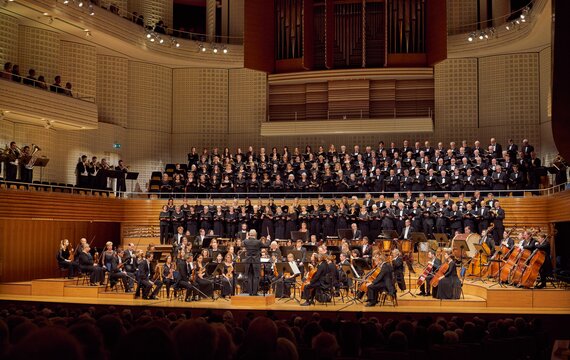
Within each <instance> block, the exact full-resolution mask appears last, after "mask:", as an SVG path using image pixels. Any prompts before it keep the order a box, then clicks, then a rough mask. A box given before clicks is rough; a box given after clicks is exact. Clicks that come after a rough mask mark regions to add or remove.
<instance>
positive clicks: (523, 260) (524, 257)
mask: <svg viewBox="0 0 570 360" xmlns="http://www.w3.org/2000/svg"><path fill="white" fill-rule="evenodd" d="M536 233H538V231H534V232H531V238H532V236H534V235H536ZM536 252H537V250H534V251H530V250H528V249H523V250H522V252H521V254H520V256H519V258H518V260H517V264H516V266H515V267H513V270H512V272H511V274H510V276H509V284H511V285H518V284H519V283H520V281H521V279H522V275H523V272H524V270H525V269H526V266H527V265H528V261H530V259H531V258H532V256H534V254H535V253H536Z"/></svg>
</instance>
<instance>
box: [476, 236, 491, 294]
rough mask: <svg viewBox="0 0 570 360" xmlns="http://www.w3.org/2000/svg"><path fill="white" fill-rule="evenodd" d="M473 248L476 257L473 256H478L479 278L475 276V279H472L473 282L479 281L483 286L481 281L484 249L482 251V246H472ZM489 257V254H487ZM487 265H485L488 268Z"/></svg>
mask: <svg viewBox="0 0 570 360" xmlns="http://www.w3.org/2000/svg"><path fill="white" fill-rule="evenodd" d="M473 247H474V248H475V251H476V252H477V254H478V255H475V256H479V276H477V277H476V278H475V279H473V281H477V280H479V281H481V282H482V283H483V284H485V281H483V276H482V274H483V261H482V259H483V253H484V252H485V249H483V246H482V245H479V244H473ZM487 255H489V254H487ZM488 265H489V264H487V266H488Z"/></svg>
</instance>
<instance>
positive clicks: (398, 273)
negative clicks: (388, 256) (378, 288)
mask: <svg viewBox="0 0 570 360" xmlns="http://www.w3.org/2000/svg"><path fill="white" fill-rule="evenodd" d="M392 268H393V270H394V279H395V280H396V283H397V284H398V287H399V288H400V290H402V291H403V290H406V281H405V279H404V259H402V256H398V257H397V258H395V259H394V260H392Z"/></svg>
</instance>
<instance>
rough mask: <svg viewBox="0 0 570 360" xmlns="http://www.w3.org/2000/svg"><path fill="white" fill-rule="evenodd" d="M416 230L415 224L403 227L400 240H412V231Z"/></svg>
mask: <svg viewBox="0 0 570 360" xmlns="http://www.w3.org/2000/svg"><path fill="white" fill-rule="evenodd" d="M415 231H416V230H415V229H414V227H413V226H411V225H410V226H408V227H403V228H402V233H401V234H400V237H399V239H400V240H411V239H412V233H413V232H415Z"/></svg>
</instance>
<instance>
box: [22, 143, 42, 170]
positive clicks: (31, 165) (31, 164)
mask: <svg viewBox="0 0 570 360" xmlns="http://www.w3.org/2000/svg"><path fill="white" fill-rule="evenodd" d="M38 151H42V149H41V148H40V147H39V146H37V145H35V144H32V154H31V155H30V160H28V163H27V164H26V165H25V167H26V169H28V170H32V169H33V168H34V164H35V163H36V161H37V160H38V157H39V156H38V155H37V153H38Z"/></svg>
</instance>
